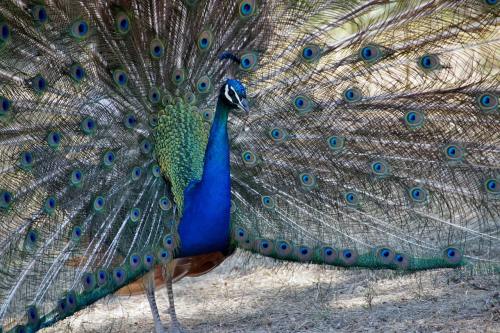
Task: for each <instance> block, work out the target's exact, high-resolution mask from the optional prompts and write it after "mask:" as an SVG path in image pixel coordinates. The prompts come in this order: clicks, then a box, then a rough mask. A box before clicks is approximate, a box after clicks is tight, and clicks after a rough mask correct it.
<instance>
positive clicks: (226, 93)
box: [224, 84, 234, 104]
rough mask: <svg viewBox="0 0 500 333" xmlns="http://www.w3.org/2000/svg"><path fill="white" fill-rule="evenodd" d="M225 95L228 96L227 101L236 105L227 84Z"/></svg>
mask: <svg viewBox="0 0 500 333" xmlns="http://www.w3.org/2000/svg"><path fill="white" fill-rule="evenodd" d="M231 89H232V88H231ZM224 95H225V96H226V99H227V100H228V101H230V102H231V103H233V104H234V102H233V99H232V98H231V96H229V84H226V87H225V90H224Z"/></svg>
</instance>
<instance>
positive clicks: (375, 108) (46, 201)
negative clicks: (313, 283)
mask: <svg viewBox="0 0 500 333" xmlns="http://www.w3.org/2000/svg"><path fill="white" fill-rule="evenodd" d="M499 12H500V6H499V5H498V1H497V0H455V1H449V0H350V1H344V0H281V1H271V0H244V1H240V0H227V1H219V0H168V1H155V0H111V1H104V0H88V1H77V0H2V1H0V332H2V331H3V332H35V331H37V330H39V329H42V328H44V327H48V326H50V325H52V324H53V323H55V322H57V321H59V320H62V319H64V318H66V317H68V316H71V315H72V314H74V313H75V312H77V311H79V310H81V309H84V308H86V307H87V306H89V305H90V304H92V303H94V302H96V301H97V300H99V299H101V298H103V297H105V296H107V295H112V294H115V293H118V294H120V293H121V294H123V293H144V294H145V295H146V297H147V299H148V301H149V304H150V306H151V312H152V315H153V318H154V322H155V330H156V332H157V333H159V332H164V327H163V325H162V323H161V320H160V317H159V311H158V308H157V306H156V301H155V290H157V289H159V288H160V287H165V289H166V291H167V294H168V299H169V301H170V308H169V313H170V317H171V321H170V329H171V330H172V331H174V332H178V331H180V330H181V326H180V325H179V322H178V320H177V318H176V313H175V307H174V299H173V293H172V283H173V282H175V281H177V280H178V279H180V278H182V277H184V276H197V275H201V274H204V273H205V272H208V271H209V270H211V269H212V268H214V267H215V266H217V265H219V264H221V263H222V262H223V261H224V259H225V258H227V257H228V256H230V255H231V254H232V253H233V252H234V250H235V249H236V248H240V249H242V250H246V251H249V252H253V253H257V254H260V255H263V256H268V257H272V258H275V259H276V260H282V261H295V262H303V263H309V264H311V263H312V264H319V265H333V266H340V267H345V268H346V269H349V268H356V267H357V268H366V269H390V270H395V271H400V272H415V271H420V270H429V269H436V268H461V269H463V270H467V271H470V272H472V273H474V274H498V273H499V272H500V200H499V199H500V111H499V107H498V99H499V95H500V80H499V79H500V75H499V74H500V71H499V64H500V61H499V52H498V50H500V38H499V36H500V35H499V31H500V30H499V24H498V23H499V18H498V17H499V15H498V14H499Z"/></svg>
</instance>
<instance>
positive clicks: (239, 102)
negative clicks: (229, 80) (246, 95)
mask: <svg viewBox="0 0 500 333" xmlns="http://www.w3.org/2000/svg"><path fill="white" fill-rule="evenodd" d="M230 88H231V90H232V91H233V92H234V96H236V99H237V100H238V104H241V100H240V96H238V94H237V93H236V90H234V88H233V87H230Z"/></svg>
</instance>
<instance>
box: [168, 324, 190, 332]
mask: <svg viewBox="0 0 500 333" xmlns="http://www.w3.org/2000/svg"><path fill="white" fill-rule="evenodd" d="M167 332H168V333H185V332H186V331H185V330H184V329H183V328H182V327H181V325H180V324H179V323H172V324H171V325H170V327H169V328H168V331H167Z"/></svg>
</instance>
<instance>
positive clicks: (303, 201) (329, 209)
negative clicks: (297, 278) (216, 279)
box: [231, 1, 500, 269]
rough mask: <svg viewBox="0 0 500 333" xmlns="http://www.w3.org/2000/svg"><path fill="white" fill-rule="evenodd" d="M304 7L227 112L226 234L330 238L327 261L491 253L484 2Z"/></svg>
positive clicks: (433, 259)
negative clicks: (242, 103) (229, 207)
mask: <svg viewBox="0 0 500 333" xmlns="http://www.w3.org/2000/svg"><path fill="white" fill-rule="evenodd" d="M311 7H312V8H313V10H309V8H308V7H307V5H306V4H304V5H303V7H301V6H300V5H297V6H296V7H294V9H295V10H296V11H298V12H299V13H300V14H298V13H297V12H294V14H293V15H297V16H299V17H301V21H300V22H301V24H297V26H294V27H293V28H295V30H292V31H291V32H290V35H289V36H290V38H288V39H286V40H283V39H280V38H279V37H278V36H277V37H276V38H274V39H271V40H270V42H269V44H270V45H273V46H274V47H273V48H271V49H270V52H269V53H267V54H265V55H264V56H262V57H261V58H260V59H259V65H258V68H256V69H255V71H253V72H252V73H251V75H250V78H249V79H248V81H247V84H248V85H249V86H250V88H249V91H250V92H251V93H252V92H255V95H254V96H252V97H251V98H250V100H252V101H253V102H254V105H253V109H254V110H256V111H255V112H252V113H251V114H250V116H249V117H248V119H245V121H244V122H240V121H238V120H236V121H235V122H236V124H237V125H236V126H235V127H236V128H237V130H236V131H235V137H234V139H233V151H234V155H232V156H231V162H232V166H233V175H232V181H233V203H234V212H233V220H234V228H233V229H234V232H233V234H234V240H235V244H236V245H238V246H241V247H243V248H247V249H251V250H253V251H256V252H259V253H261V254H265V255H270V256H273V257H277V258H280V259H289V260H299V261H310V260H312V261H315V262H323V263H324V262H326V259H325V255H324V253H323V252H322V251H323V250H324V249H326V248H328V249H330V248H332V249H335V251H337V257H336V258H335V259H334V260H333V259H332V261H331V262H329V263H333V264H337V265H360V266H368V267H378V268H406V269H427V268H432V267H438V266H440V265H443V266H448V265H461V264H464V263H465V262H466V261H471V262H472V263H476V264H477V263H481V262H483V263H488V264H493V265H498V264H499V261H498V258H499V257H500V256H499V254H500V253H499V252H498V251H499V247H498V242H499V241H500V235H499V232H500V229H499V217H500V216H499V213H498V212H499V209H498V208H499V206H498V205H499V201H498V200H497V196H498V195H497V194H496V192H494V191H491V190H489V189H488V188H487V187H486V184H487V183H488V181H490V182H491V181H492V182H496V181H497V179H498V168H499V164H498V160H499V157H500V156H499V151H498V149H497V147H498V143H499V140H500V137H499V136H498V131H497V128H498V126H499V125H500V123H499V119H498V107H497V106H495V107H494V108H493V109H491V110H489V109H487V108H485V107H484V106H483V105H481V103H480V98H481V97H484V96H491V99H495V98H498V97H495V96H498V94H499V90H498V89H499V87H498V80H497V78H498V58H497V57H496V55H495V52H494V50H495V49H496V48H498V44H499V41H498V39H497V38H496V37H495V36H496V32H497V30H498V29H497V18H496V16H495V13H496V8H494V7H491V6H488V4H486V3H485V2H481V1H477V2H461V1H459V2H454V3H453V4H451V3H449V2H446V1H437V2H436V1H432V2H430V1H429V2H421V1H418V2H411V1H406V2H395V3H390V4H389V3H380V2H378V1H373V2H368V3H367V2H363V3H355V2H353V3H352V4H351V3H350V2H349V4H347V3H346V4H345V5H339V6H337V5H336V4H324V6H323V7H321V6H317V7H315V6H311ZM326 7H328V8H326ZM314 9H317V12H315V11H314ZM297 22H298V21H297ZM288 28H290V27H288ZM285 43H286V45H287V46H285V45H284V44H285ZM273 51H274V53H273ZM246 155H248V156H251V158H249V159H247V160H246V159H244V158H243V157H244V156H246ZM249 161H250V162H249ZM263 244H265V245H266V246H265V247H264V246H263ZM280 244H281V245H283V249H282V248H280ZM485 244H487V245H485ZM380 248H387V249H390V251H389V252H387V253H386V254H387V255H388V256H389V257H390V258H391V260H388V261H387V260H383V258H380V255H379V251H378V250H377V249H380ZM301 249H306V250H305V253H307V255H304V254H301V253H300V251H301ZM346 250H348V252H349V251H356V252H357V253H358V254H359V258H358V259H357V261H349V260H347V259H346V258H345V257H342V255H343V251H346ZM443 251H444V252H443ZM450 251H451V252H450ZM396 253H397V254H401V255H404V260H407V261H408V262H409V264H408V265H404V267H402V266H401V265H399V264H398V262H396V261H394V258H396V257H397V256H396V255H395V254H396ZM351 254H352V253H351ZM364 254H366V260H365V259H364V258H363V255H364ZM451 254H453V255H454V256H455V257H454V258H451V257H450V255H451ZM462 255H463V257H464V259H462ZM398 258H400V259H401V258H402V257H398ZM456 258H458V260H457V259H456ZM441 259H442V260H441ZM367 260H368V261H370V260H371V264H367Z"/></svg>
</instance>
